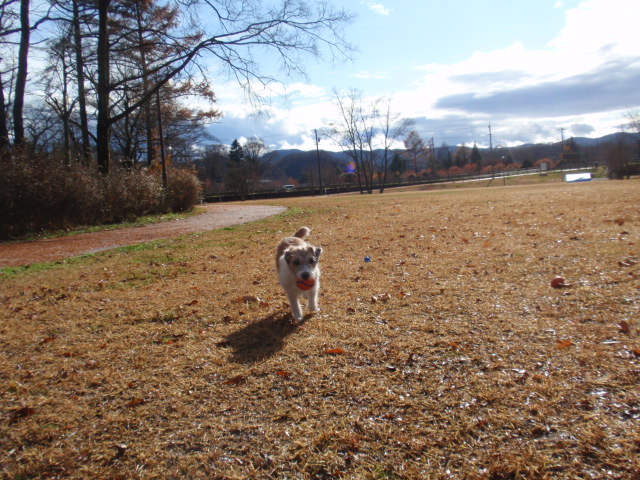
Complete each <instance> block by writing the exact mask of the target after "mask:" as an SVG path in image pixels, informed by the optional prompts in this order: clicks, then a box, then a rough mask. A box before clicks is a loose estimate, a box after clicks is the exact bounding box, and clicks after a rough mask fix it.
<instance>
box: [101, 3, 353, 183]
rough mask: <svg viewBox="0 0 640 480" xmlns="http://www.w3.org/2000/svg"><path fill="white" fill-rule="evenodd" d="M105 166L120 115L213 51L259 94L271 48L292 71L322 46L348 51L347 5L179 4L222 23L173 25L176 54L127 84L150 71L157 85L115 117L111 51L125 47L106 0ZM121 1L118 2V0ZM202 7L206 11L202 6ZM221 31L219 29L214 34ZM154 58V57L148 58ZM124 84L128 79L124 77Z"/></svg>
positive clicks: (170, 37)
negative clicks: (261, 56) (262, 59)
mask: <svg viewBox="0 0 640 480" xmlns="http://www.w3.org/2000/svg"><path fill="white" fill-rule="evenodd" d="M97 3H98V24H99V28H98V45H97V50H98V85H97V95H98V102H97V105H98V126H97V143H98V145H97V153H98V166H99V168H100V170H101V171H102V172H103V173H108V172H109V168H110V162H111V160H110V149H109V141H110V130H111V126H112V125H113V124H114V123H115V122H117V121H118V120H120V119H122V118H124V117H125V116H127V115H129V114H130V113H131V112H133V111H134V110H136V109H138V108H140V107H141V106H142V105H144V104H145V103H146V102H148V101H149V100H150V99H151V98H152V97H153V96H154V95H155V93H156V91H157V90H159V89H161V88H163V87H164V86H165V85H166V84H167V83H168V82H170V81H171V80H172V79H174V78H175V77H176V76H177V75H179V74H180V73H182V72H185V71H186V70H187V69H189V68H191V67H196V68H197V67H200V64H199V63H198V58H199V56H200V55H201V54H204V53H210V54H212V55H214V57H215V58H217V59H218V60H220V61H221V62H222V65H223V66H224V67H225V68H226V69H227V71H228V72H229V73H230V74H231V75H233V76H234V77H235V78H236V79H237V80H238V81H239V82H240V84H241V85H242V86H243V87H244V88H245V91H246V92H247V93H248V94H249V95H250V96H253V97H254V98H255V97H257V96H259V93H258V90H257V89H256V82H258V84H261V83H262V84H264V83H267V82H270V81H271V80H272V78H271V77H269V76H267V75H263V74H262V72H261V68H260V65H259V64H258V63H257V62H256V61H255V60H254V59H255V54H256V53H257V52H258V51H260V53H264V50H265V49H266V50H271V51H272V52H274V53H276V55H278V57H279V58H280V59H281V60H282V65H283V67H284V69H285V71H286V72H287V73H300V72H301V71H302V63H301V57H300V54H307V55H312V56H319V55H320V54H321V50H322V48H321V47H323V46H324V47H326V48H327V49H328V50H329V51H330V52H331V53H332V54H334V55H345V54H347V53H348V52H349V50H350V48H349V46H348V45H347V43H346V42H345V41H344V40H343V38H342V31H341V29H342V27H343V26H344V25H345V24H347V23H348V22H349V21H350V20H351V17H350V16H349V15H348V14H347V13H345V12H344V11H343V10H334V9H333V8H331V7H330V6H329V5H328V4H326V3H313V4H312V3H310V2H306V1H303V0H282V2H281V3H280V4H279V5H277V6H276V7H271V6H264V5H263V3H262V2H260V1H258V0H237V1H228V0H202V1H198V0H193V1H192V2H177V1H176V2H175V4H176V5H182V6H184V5H187V4H189V5H191V6H192V7H194V8H195V7H198V8H201V9H207V13H206V14H204V15H200V17H205V18H207V20H208V25H214V27H207V28H206V29H205V28H202V27H199V26H198V25H197V24H196V23H193V24H191V25H188V26H187V27H188V28H187V30H186V31H182V32H180V31H179V30H178V29H172V30H169V31H167V32H163V39H164V41H166V42H167V44H168V45H170V46H171V47H172V51H171V54H170V55H166V56H164V57H162V58H158V59H156V61H155V62H153V63H151V62H147V72H146V73H143V74H141V73H137V74H135V75H133V76H130V77H129V78H127V81H134V80H140V79H141V78H143V76H145V75H148V76H149V77H150V78H153V83H152V84H150V85H148V88H147V91H146V92H145V93H143V95H142V96H141V97H140V98H139V99H137V100H136V101H135V102H132V103H131V104H130V105H128V106H126V107H125V108H122V109H121V110H120V112H119V113H117V114H112V104H111V100H110V96H111V94H112V93H113V92H114V90H115V86H114V84H113V83H112V81H111V78H110V73H111V65H110V53H111V51H112V50H113V49H116V48H117V44H116V43H115V41H114V39H112V38H111V33H112V32H111V31H110V30H109V20H110V18H111V16H112V15H113V13H114V12H113V9H112V8H111V6H112V5H111V4H112V1H111V0H98V2H97ZM113 3H114V4H115V3H116V2H113ZM201 11H202V10H201ZM213 30H215V31H213ZM147 60H149V59H147ZM121 81H122V80H121Z"/></svg>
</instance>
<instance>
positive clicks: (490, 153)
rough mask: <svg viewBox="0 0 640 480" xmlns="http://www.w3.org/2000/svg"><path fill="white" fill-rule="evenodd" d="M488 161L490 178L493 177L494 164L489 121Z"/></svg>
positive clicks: (494, 173)
mask: <svg viewBox="0 0 640 480" xmlns="http://www.w3.org/2000/svg"><path fill="white" fill-rule="evenodd" d="M489 163H491V180H493V179H494V178H495V175H496V172H495V168H494V167H495V165H494V164H493V137H492V136H491V122H489Z"/></svg>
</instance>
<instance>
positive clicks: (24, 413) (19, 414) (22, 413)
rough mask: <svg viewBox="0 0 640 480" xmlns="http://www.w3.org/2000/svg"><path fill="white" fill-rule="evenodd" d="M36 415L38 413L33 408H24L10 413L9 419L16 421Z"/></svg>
mask: <svg viewBox="0 0 640 480" xmlns="http://www.w3.org/2000/svg"><path fill="white" fill-rule="evenodd" d="M35 413H36V411H35V410H34V409H33V408H31V407H22V408H18V409H16V410H12V411H11V412H9V414H8V415H7V417H8V418H9V420H10V421H15V420H17V419H19V418H24V417H29V416H31V415H34V414H35Z"/></svg>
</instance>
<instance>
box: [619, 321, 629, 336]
mask: <svg viewBox="0 0 640 480" xmlns="http://www.w3.org/2000/svg"><path fill="white" fill-rule="evenodd" d="M618 326H619V327H620V331H621V332H622V333H626V334H627V335H628V334H629V333H631V326H630V325H629V322H627V321H626V320H621V321H620V323H618Z"/></svg>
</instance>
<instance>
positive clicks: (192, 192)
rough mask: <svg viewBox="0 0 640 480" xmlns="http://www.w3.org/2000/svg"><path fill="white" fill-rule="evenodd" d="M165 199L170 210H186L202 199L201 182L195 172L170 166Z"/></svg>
mask: <svg viewBox="0 0 640 480" xmlns="http://www.w3.org/2000/svg"><path fill="white" fill-rule="evenodd" d="M167 176H168V182H167V183H168V185H167V192H166V201H165V204H166V205H167V207H168V209H169V210H170V211H172V212H187V211H189V210H191V209H192V208H193V207H194V205H196V204H198V203H200V201H201V200H202V184H201V183H200V181H199V180H198V177H197V175H196V172H194V171H192V170H187V169H177V168H172V169H170V170H169V172H167Z"/></svg>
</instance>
